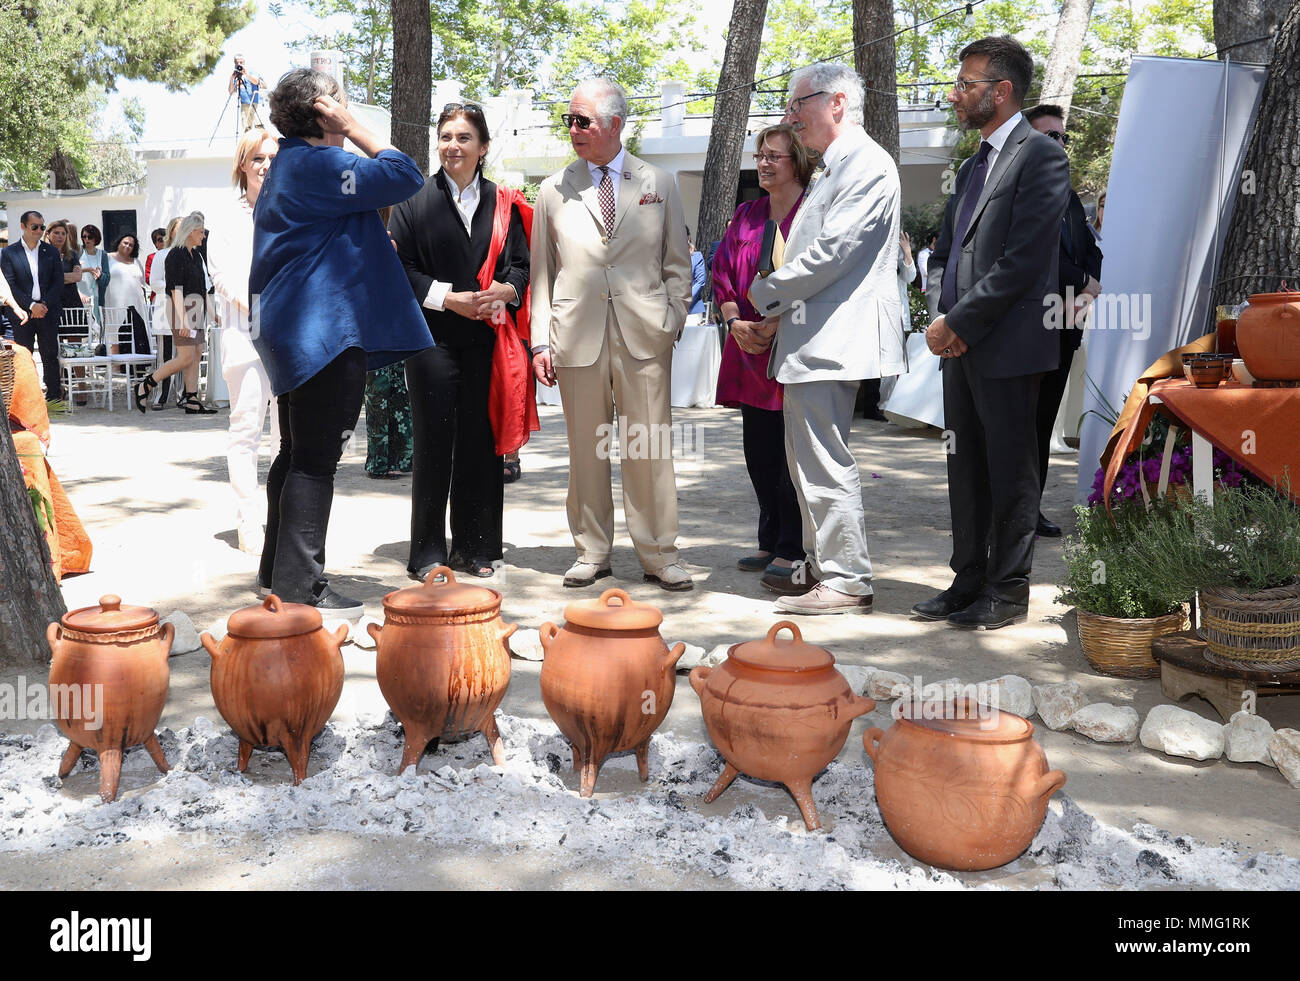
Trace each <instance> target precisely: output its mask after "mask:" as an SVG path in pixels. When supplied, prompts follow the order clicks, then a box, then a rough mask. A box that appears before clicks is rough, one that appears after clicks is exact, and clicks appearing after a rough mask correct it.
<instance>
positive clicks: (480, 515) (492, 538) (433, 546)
mask: <svg viewBox="0 0 1300 981" xmlns="http://www.w3.org/2000/svg"><path fill="white" fill-rule="evenodd" d="M491 379H492V348H490V347H464V348H457V347H452V346H449V345H446V344H439V345H438V346H437V347H431V348H427V349H426V350H424V351H421V352H420V353H419V354H417V355H415V356H414V357H412V358H409V359H408V360H407V362H406V387H407V391H408V393H409V396H410V400H411V435H412V441H413V443H414V464H415V469H414V472H413V474H412V478H411V552H410V558H409V560H408V562H407V569H408V570H409V571H410V572H419V571H420V570H421V569H425V568H427V567H428V566H431V565H445V564H446V563H447V561H448V559H450V558H451V557H452V556H458V557H459V558H461V559H464V560H466V561H470V562H476V563H477V562H483V563H487V564H491V563H492V562H493V561H495V560H497V559H499V558H501V511H502V508H503V507H504V504H505V482H504V479H503V464H502V460H501V457H499V456H497V453H496V445H495V442H494V439H493V436H492V421H491V419H490V418H489V417H488V387H489V384H490V382H491ZM449 500H450V503H451V513H450V523H451V550H450V552H449V551H448V549H447V524H448V509H447V504H448V501H449Z"/></svg>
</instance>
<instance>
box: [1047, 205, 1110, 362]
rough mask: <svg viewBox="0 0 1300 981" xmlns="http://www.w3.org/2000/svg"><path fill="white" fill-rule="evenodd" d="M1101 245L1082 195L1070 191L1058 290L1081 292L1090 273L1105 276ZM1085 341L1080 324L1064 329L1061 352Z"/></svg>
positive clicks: (1064, 294) (1063, 293)
mask: <svg viewBox="0 0 1300 981" xmlns="http://www.w3.org/2000/svg"><path fill="white" fill-rule="evenodd" d="M1101 258H1102V257H1101V249H1099V248H1098V247H1097V238H1096V236H1095V235H1093V234H1092V229H1091V228H1089V227H1088V216H1087V215H1086V214H1085V213H1084V210H1083V202H1082V201H1080V200H1079V195H1077V194H1075V193H1074V191H1073V190H1071V191H1070V204H1069V206H1068V207H1067V208H1066V209H1065V217H1064V218H1062V219H1061V258H1060V264H1061V268H1060V273H1059V275H1058V284H1059V285H1058V292H1059V293H1060V294H1061V296H1062V297H1064V296H1066V290H1067V289H1069V288H1071V287H1073V289H1074V295H1075V296H1078V295H1079V293H1080V292H1082V290H1083V288H1084V287H1085V286H1087V285H1088V277H1089V276H1091V277H1093V278H1094V279H1096V280H1098V281H1100V280H1101ZM1082 341H1083V331H1082V330H1080V329H1078V328H1077V327H1071V328H1070V329H1069V330H1064V331H1062V332H1061V353H1062V354H1065V353H1066V352H1071V351H1077V350H1078V349H1079V344H1080V343H1081V342H1082Z"/></svg>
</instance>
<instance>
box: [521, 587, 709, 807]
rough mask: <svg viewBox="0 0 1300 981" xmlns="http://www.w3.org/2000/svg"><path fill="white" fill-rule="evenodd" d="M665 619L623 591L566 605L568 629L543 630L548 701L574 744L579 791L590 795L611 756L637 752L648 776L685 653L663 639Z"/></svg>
mask: <svg viewBox="0 0 1300 981" xmlns="http://www.w3.org/2000/svg"><path fill="white" fill-rule="evenodd" d="M663 619H664V618H663V614H662V613H660V612H659V610H658V609H657V608H656V607H653V606H651V605H650V604H648V603H638V602H636V601H635V600H633V599H632V597H630V596H628V594H627V593H625V592H624V591H623V590H621V589H607V590H605V591H604V592H603V593H601V594H600V598H599V599H595V600H580V601H578V602H576V603H570V604H569V605H568V606H567V607H565V608H564V620H565V623H564V626H563V627H556V626H555V624H553V623H544V624H542V628H541V631H540V633H541V639H542V649H543V650H544V651H545V658H544V659H543V661H542V678H541V683H542V701H543V702H544V703H545V705H546V711H547V712H549V713H550V715H551V718H552V719H553V720H554V721H555V724H556V725H557V726H559V727H560V731H561V732H562V733H564V735H565V736H567V737H568V739H569V742H570V743H571V744H572V746H573V768H574V769H575V770H577V771H579V772H580V773H581V775H582V776H581V787H580V790H579V793H580V794H581V796H583V797H590V796H591V795H592V793H593V792H594V791H595V789H596V775H597V774H598V773H599V772H600V766H601V764H602V763H604V762H605V757H607V756H608V755H609V754H610V753H618V752H624V751H626V750H629V749H631V750H635V751H636V764H637V771H638V773H639V774H640V776H641V780H642V781H645V780H648V779H650V771H649V765H648V759H647V757H648V753H649V751H650V735H651V733H653V732H654V731H655V730H656V729H658V728H659V723H661V722H663V720H664V716H666V715H667V714H668V709H669V707H670V706H671V705H672V703H673V691H674V689H675V686H676V678H675V676H674V669H675V668H676V666H677V661H678V659H680V658H681V656H682V654H683V653H684V652H685V651H686V645H685V644H682V643H679V644H676V645H674V646H673V649H672V650H671V651H670V650H669V649H668V646H667V645H666V644H665V643H664V641H663V638H662V637H660V636H659V624H661V623H662V622H663Z"/></svg>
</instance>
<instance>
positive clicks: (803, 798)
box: [786, 780, 822, 831]
mask: <svg viewBox="0 0 1300 981" xmlns="http://www.w3.org/2000/svg"><path fill="white" fill-rule="evenodd" d="M786 788H787V789H788V790H789V791H790V794H791V796H793V797H794V802H795V803H796V804H798V805H799V813H800V814H802V815H803V823H804V827H805V828H807V829H808V830H809V831H816V830H817V829H818V828H820V827H821V826H822V822H821V819H820V818H818V817H817V805H816V804H814V803H813V795H812V781H811V780H800V781H796V782H794V783H787V784H786Z"/></svg>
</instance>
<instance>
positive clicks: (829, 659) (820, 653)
mask: <svg viewBox="0 0 1300 981" xmlns="http://www.w3.org/2000/svg"><path fill="white" fill-rule="evenodd" d="M782 630H789V631H790V633H791V634H792V635H793V637H792V639H790V640H780V639H778V637H777V634H778V633H780V632H781V631H782ZM727 656H728V657H729V658H730V659H731V660H733V661H736V662H738V663H739V664H743V665H745V666H746V667H750V668H763V669H764V670H766V671H824V670H826V669H827V668H829V667H833V666H834V664H835V658H834V656H833V655H832V654H831V653H830V651H828V650H826V649H825V648H824V647H816V646H814V645H813V644H805V643H804V640H803V634H802V633H800V632H799V627H798V626H797V625H795V624H793V623H791V622H790V621H789V620H782V621H781V622H780V623H777V624H774V625H773V627H772V629H771V630H769V631H768V632H767V636H766V637H765V638H764V639H763V640H751V641H747V642H746V643H743V644H737V645H736V646H735V647H733V648H732V649H731V650H730V651H728V652H727Z"/></svg>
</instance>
